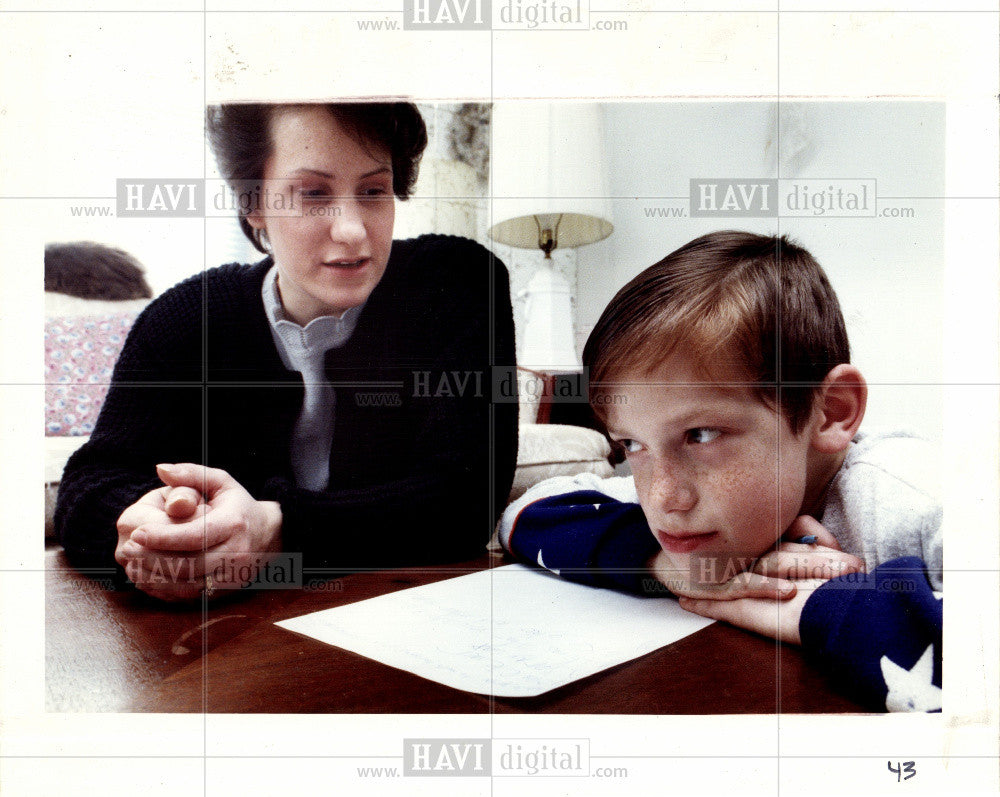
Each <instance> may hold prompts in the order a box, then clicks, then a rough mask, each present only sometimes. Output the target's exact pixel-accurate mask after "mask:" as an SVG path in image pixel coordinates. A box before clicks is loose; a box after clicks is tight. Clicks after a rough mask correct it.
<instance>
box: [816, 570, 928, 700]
mask: <svg viewBox="0 0 1000 797" xmlns="http://www.w3.org/2000/svg"><path fill="white" fill-rule="evenodd" d="M943 615H944V612H943V606H942V600H941V599H940V598H938V597H937V596H935V594H934V592H933V591H932V590H931V586H930V582H929V581H928V578H927V568H926V565H925V564H924V562H923V561H922V560H921V559H919V558H917V557H913V556H907V557H901V558H899V559H893V560H891V561H888V562H884V563H883V564H881V565H879V566H878V567H877V568H875V570H874V571H872V572H871V573H852V574H849V575H846V576H841V577H840V578H835V579H831V580H830V581H828V582H827V583H825V584H823V585H822V586H821V587H820V588H819V589H817V590H816V592H814V593H813V595H812V596H811V597H810V598H809V600H808V601H806V604H805V607H804V608H803V610H802V617H801V619H800V621H799V634H800V636H801V638H802V648H803V651H804V652H805V653H806V655H807V656H809V657H810V658H811V659H812V660H814V662H815V663H816V665H817V666H818V667H819V668H820V669H822V670H824V671H826V672H827V673H828V674H829V675H830V678H831V679H832V680H833V681H834V682H835V685H836V686H837V687H838V688H839V689H841V690H842V691H844V692H846V693H848V694H850V695H851V696H852V697H853V698H854V699H856V700H858V701H860V702H861V703H864V704H865V705H868V706H871V707H872V708H873V709H875V710H879V711H882V710H886V711H940V710H941V628H942V619H943Z"/></svg>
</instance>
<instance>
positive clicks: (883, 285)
mask: <svg viewBox="0 0 1000 797" xmlns="http://www.w3.org/2000/svg"><path fill="white" fill-rule="evenodd" d="M605 122H606V126H607V130H606V141H607V146H608V150H609V151H608V165H609V170H610V180H611V193H612V195H613V196H615V197H617V198H616V199H615V201H614V205H613V208H614V219H613V221H614V224H615V232H614V233H613V234H612V235H611V237H610V238H608V239H607V240H606V241H604V242H602V243H600V244H596V245H593V246H590V247H585V248H583V249H580V250H578V256H579V262H578V274H577V276H578V285H577V325H578V338H579V340H580V342H581V344H582V341H583V340H584V339H585V338H586V335H587V334H588V333H589V331H590V329H591V328H592V327H593V324H594V322H595V321H596V320H597V318H598V316H599V315H600V313H601V311H602V310H603V308H604V306H605V305H606V304H607V302H608V300H609V299H610V298H611V297H612V296H613V295H614V293H615V292H616V291H617V290H618V289H619V288H620V287H621V286H622V285H624V284H625V283H626V282H627V281H628V280H629V279H631V278H632V277H633V276H635V275H636V274H638V273H639V272H640V271H641V270H643V269H644V268H646V267H647V266H650V265H652V264H653V263H655V262H656V261H658V260H660V259H661V258H662V257H664V256H665V255H667V254H668V253H669V252H671V251H673V250H674V249H676V248H677V247H678V246H680V245H681V244H683V243H685V242H687V241H689V240H691V239H692V238H695V237H697V236H699V235H702V234H704V233H706V232H711V231H713V230H718V229H745V230H750V231H752V232H758V233H765V234H771V233H782V234H785V233H787V234H789V235H791V236H792V237H793V238H794V239H795V240H797V241H798V242H799V243H800V244H802V245H803V246H805V247H806V248H807V249H809V250H810V251H811V252H812V253H813V255H814V256H815V257H816V258H817V259H818V260H819V262H820V263H821V264H822V265H823V267H824V269H825V270H826V272H827V274H828V276H829V277H830V280H831V282H832V283H833V286H834V288H835V290H836V291H837V293H838V296H839V298H840V301H841V305H842V307H843V310H844V315H845V318H846V320H847V325H848V333H849V335H850V338H851V345H852V354H853V360H854V362H855V363H856V364H857V365H858V366H859V368H861V370H862V371H863V373H864V374H865V376H866V377H867V378H868V380H869V382H870V383H871V384H872V388H871V398H870V402H869V411H868V417H867V420H866V425H869V426H872V425H878V426H885V425H899V424H903V425H907V426H911V427H916V428H917V429H918V430H919V431H921V432H923V433H924V434H927V435H930V436H934V437H937V436H939V435H940V415H941V407H942V400H941V389H940V388H939V387H937V386H936V385H937V384H939V383H940V382H941V381H942V372H943V352H942V344H941V341H942V335H943V319H942V310H943V302H942V296H941V292H942V286H943V271H944V268H943V258H944V254H943V252H944V209H943V205H944V203H943V200H942V199H941V197H942V196H943V194H944V131H945V122H944V106H943V104H940V103H919V102H881V101H879V102H865V103H857V102H850V103H847V102H844V103H834V102H824V103H819V102H816V103H782V129H781V136H780V140H781V142H782V147H781V150H782V151H781V153H780V154H779V153H777V152H776V149H777V148H776V147H775V142H776V141H778V140H779V137H778V136H777V129H776V106H775V104H774V103H769V102H759V103H746V102H733V103H727V102H705V103H691V102H685V103H616V104H609V105H608V106H607V107H606V109H605ZM779 170H780V173H779ZM778 176H780V177H782V178H786V177H796V178H798V177H802V178H810V180H812V179H814V178H815V179H819V178H824V179H826V178H872V179H876V180H877V181H878V194H879V196H880V197H881V198H883V199H882V202H881V203H880V205H881V206H885V207H890V206H900V207H904V206H905V207H912V208H914V211H915V216H914V217H913V218H824V217H817V218H781V219H777V218H732V219H726V218H723V219H718V218H710V219H699V218H690V217H688V216H685V217H684V218H662V217H661V218H657V217H649V216H647V215H646V212H647V209H649V208H655V207H664V208H667V207H673V208H687V206H688V204H689V200H688V194H689V180H690V179H691V178H740V177H750V178H765V177H778ZM889 197H893V198H899V199H888V198H889Z"/></svg>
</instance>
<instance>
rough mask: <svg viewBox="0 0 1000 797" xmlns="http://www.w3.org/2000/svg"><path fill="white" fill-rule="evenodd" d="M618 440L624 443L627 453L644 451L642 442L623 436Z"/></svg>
mask: <svg viewBox="0 0 1000 797" xmlns="http://www.w3.org/2000/svg"><path fill="white" fill-rule="evenodd" d="M618 442H619V443H621V444H622V447H623V448H624V449H625V453H626V454H636V453H638V452H639V451H642V444H641V443H638V442H636V441H635V440H632V439H631V438H628V437H623V438H622V439H621V440H619V441H618Z"/></svg>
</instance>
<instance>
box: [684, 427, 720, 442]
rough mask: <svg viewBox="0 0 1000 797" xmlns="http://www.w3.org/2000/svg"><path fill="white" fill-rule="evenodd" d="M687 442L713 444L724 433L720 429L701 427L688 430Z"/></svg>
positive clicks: (686, 433)
mask: <svg viewBox="0 0 1000 797" xmlns="http://www.w3.org/2000/svg"><path fill="white" fill-rule="evenodd" d="M684 434H685V436H686V438H687V442H689V443H697V444H701V443H711V442H712V441H713V440H715V439H716V438H717V437H718V436H719V435H720V434H722V432H721V431H720V430H719V429H712V428H711V427H708V426H699V427H698V428H696V429H688V430H687V431H686V432H685V433H684Z"/></svg>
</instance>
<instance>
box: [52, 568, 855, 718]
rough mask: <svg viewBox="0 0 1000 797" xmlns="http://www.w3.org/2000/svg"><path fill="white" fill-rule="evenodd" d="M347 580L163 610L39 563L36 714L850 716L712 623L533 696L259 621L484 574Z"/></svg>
mask: <svg viewBox="0 0 1000 797" xmlns="http://www.w3.org/2000/svg"><path fill="white" fill-rule="evenodd" d="M504 563H505V562H504V561H503V559H502V558H501V557H500V556H499V555H495V554H492V555H484V556H483V557H482V558H480V559H478V560H476V561H473V562H469V563H466V564H463V565H460V566H449V567H441V568H435V569H432V570H426V569H400V570H386V571H380V572H374V573H356V574H353V575H349V576H345V577H343V578H341V579H339V580H337V581H332V582H330V583H329V587H330V588H329V589H327V590H317V589H314V590H260V591H256V592H244V593H240V594H237V595H233V596H231V597H226V598H223V599H222V600H219V601H217V602H213V603H212V604H211V605H210V606H208V607H207V608H206V607H204V606H202V605H185V606H178V605H171V604H164V603H161V602H159V601H155V600H153V599H151V598H148V597H146V596H144V595H142V594H141V593H137V592H134V591H122V590H119V591H115V590H112V589H107V588H106V587H103V586H102V585H101V583H100V582H95V581H93V580H91V579H90V578H88V577H87V576H85V575H82V574H81V573H78V572H77V571H75V570H74V569H73V568H72V567H70V565H69V564H68V563H67V562H66V559H65V557H64V555H63V554H62V553H61V552H58V551H50V552H48V553H47V554H46V566H47V589H46V618H45V622H46V651H45V653H46V657H45V658H46V677H45V688H46V701H47V709H48V710H49V711H110V712H140V711H155V712H224V713H242V712H254V713H257V712H278V713H298V712H301V713H311V712H329V713H400V714H403V713H465V714H473V713H489V712H494V713H504V714H508V713H526V712H530V713H556V714H716V713H719V714H739V713H754V714H773V713H776V712H784V713H803V712H858V711H863V708H862V707H860V706H859V705H857V704H856V703H853V702H852V701H850V700H848V699H847V698H845V697H842V696H840V695H839V694H837V693H836V692H833V691H831V689H830V688H829V686H828V685H827V682H826V679H825V677H824V676H823V675H822V674H820V673H819V672H818V671H816V670H815V669H814V668H812V667H811V666H809V665H808V664H807V663H806V662H805V661H804V660H803V658H802V655H801V654H800V652H799V651H798V649H797V648H793V647H785V646H782V645H779V644H777V643H775V642H773V641H771V640H767V639H764V638H762V637H759V636H756V635H754V634H750V633H747V632H744V631H741V630H739V629H735V628H731V627H729V626H725V625H722V624H720V623H715V624H713V625H711V626H709V627H707V628H705V629H703V630H701V631H699V632H697V633H695V634H692V635H691V636H688V637H686V638H684V639H682V640H680V641H678V642H675V643H674V644H672V645H668V646H667V647H664V648H661V649H659V650H657V651H654V652H653V653H650V654H648V655H646V656H643V657H641V658H639V659H635V660H634V661H630V662H626V663H625V664H621V665H619V666H617V667H613V668H612V669H610V670H605V671H604V672H601V673H598V674H596V675H593V676H591V677H589V678H585V679H584V680H581V681H576V682H575V683H572V684H569V685H567V686H564V687H561V688H559V689H556V690H554V691H552V692H548V693H546V694H544V695H541V696H539V697H534V698H518V699H509V698H503V699H500V698H491V697H488V696H485V695H476V694H470V693H467V692H461V691H458V690H455V689H452V688H450V687H447V686H444V685H442V684H438V683H435V682H433V681H428V680H425V679H424V678H420V677H419V676H416V675H412V674H410V673H407V672H403V671H401V670H397V669H394V668H392V667H389V666H387V665H384V664H381V663H379V662H376V661H372V660H371V659H366V658H364V657H363V656H359V655H357V654H355V653H351V652H350V651H346V650H342V649H340V648H336V647H331V646H329V645H325V644H323V643H321V642H317V641H315V640H313V639H309V638H306V637H303V636H300V635H298V634H294V633H292V632H290V631H286V630H284V629H282V628H278V627H276V626H274V625H273V623H274V622H276V621H278V620H284V619H287V618H290V617H296V616H298V615H301V614H306V613H308V612H313V611H317V610H319V609H326V608H330V607H332V606H338V605H343V604H345V603H352V602H354V601H359V600H364V599H366V598H372V597H375V596H377V595H382V594H385V593H388V592H392V591H395V590H399V589H406V588H407V587H414V586H419V585H421V584H428V583H431V582H433V581H438V580H440V579H443V578H449V577H453V576H458V575H464V574H465V573H469V572H473V571H476V570H482V569H484V568H487V567H495V566H497V565H500V564H504Z"/></svg>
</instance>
